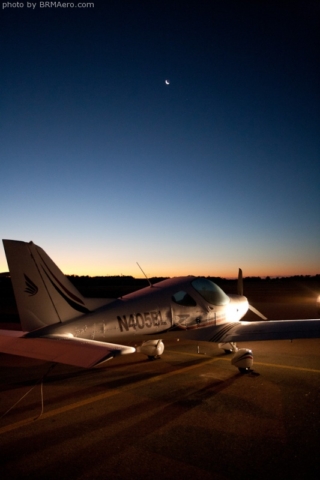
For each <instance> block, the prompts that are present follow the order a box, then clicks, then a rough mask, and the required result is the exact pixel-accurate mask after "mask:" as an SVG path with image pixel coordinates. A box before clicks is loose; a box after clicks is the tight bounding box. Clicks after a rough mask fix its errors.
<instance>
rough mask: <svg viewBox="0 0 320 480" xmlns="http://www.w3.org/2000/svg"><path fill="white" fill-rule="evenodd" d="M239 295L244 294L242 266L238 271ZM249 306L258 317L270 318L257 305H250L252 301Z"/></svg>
mask: <svg viewBox="0 0 320 480" xmlns="http://www.w3.org/2000/svg"><path fill="white" fill-rule="evenodd" d="M238 295H242V296H243V277H242V270H241V268H239V272H238ZM248 306H249V310H251V312H253V313H255V314H256V315H258V317H260V318H262V320H268V319H267V317H265V316H264V315H263V314H262V313H261V312H259V310H257V309H256V308H255V307H253V306H252V305H250V303H249V304H248Z"/></svg>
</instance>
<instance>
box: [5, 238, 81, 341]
mask: <svg viewBox="0 0 320 480" xmlns="http://www.w3.org/2000/svg"><path fill="white" fill-rule="evenodd" d="M3 244H4V248H5V252H6V256H7V262H8V266H9V270H10V275H11V281H12V285H13V289H14V294H15V297H16V302H17V307H18V311H19V316H20V321H21V326H22V329H23V330H24V331H28V332H30V331H33V330H36V329H38V328H43V327H45V326H47V325H52V324H54V323H58V322H64V321H66V320H71V319H72V318H75V317H78V316H79V315H81V314H84V313H89V311H90V309H89V299H85V298H84V297H83V296H82V295H81V294H80V293H79V292H78V290H77V289H76V288H75V287H74V285H73V284H72V283H71V282H70V281H69V280H68V279H67V277H66V276H65V275H64V274H63V273H62V272H61V270H60V269H59V268H58V267H57V266H56V265H55V263H54V262H53V261H52V260H51V258H49V257H48V255H47V254H46V253H45V252H44V250H42V248H40V247H38V246H37V245H35V244H34V243H33V242H30V243H26V242H20V241H15V240H3Z"/></svg>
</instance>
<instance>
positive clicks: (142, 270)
mask: <svg viewBox="0 0 320 480" xmlns="http://www.w3.org/2000/svg"><path fill="white" fill-rule="evenodd" d="M136 264H137V265H138V267H139V268H140V270H141V272H142V273H143V275H144V276H145V277H146V279H147V280H148V282H149V285H150V287H152V286H153V285H152V283H151V282H150V280H149V278H148V277H147V275H146V274H145V273H144V271H143V270H142V268H141V267H140V265H139V263H138V262H136Z"/></svg>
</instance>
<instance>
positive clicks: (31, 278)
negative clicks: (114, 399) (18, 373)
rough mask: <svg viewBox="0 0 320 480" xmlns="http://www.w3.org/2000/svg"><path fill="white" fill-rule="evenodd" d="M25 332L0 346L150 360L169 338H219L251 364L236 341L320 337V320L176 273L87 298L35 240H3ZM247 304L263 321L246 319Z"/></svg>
mask: <svg viewBox="0 0 320 480" xmlns="http://www.w3.org/2000/svg"><path fill="white" fill-rule="evenodd" d="M3 244H4V248H5V252H6V257H7V261H8V266H9V269H10V275H11V281H12V285H13V289H14V293H15V298H16V302H17V307H18V312H19V316H20V322H21V328H22V330H21V331H11V330H0V352H2V353H8V354H13V355H21V356H24V357H31V358H36V359H40V360H44V361H51V362H55V363H64V364H69V365H74V366H79V367H84V368H92V367H98V366H101V365H104V364H105V362H107V361H109V360H110V359H112V358H114V357H115V356H117V355H124V354H129V353H134V352H136V351H137V352H140V353H142V354H145V355H146V356H147V357H148V358H149V359H154V358H158V357H160V356H161V355H162V353H163V351H164V339H165V338H168V339H169V338H172V336H174V338H177V337H178V338H181V337H186V338H189V339H193V340H198V341H209V342H217V343H219V346H220V348H222V349H223V350H224V351H225V352H226V353H228V352H233V353H235V355H234V357H233V359H232V364H233V365H234V366H235V367H237V368H238V369H239V370H240V371H241V372H246V371H249V370H250V369H251V366H252V364H253V355H252V351H251V350H250V349H245V348H241V349H238V348H237V345H236V342H239V341H241V342H242V341H254V340H275V339H296V338H319V337H320V319H309V320H276V321H266V320H267V319H266V317H264V316H263V315H262V314H261V313H260V312H259V311H258V310H256V309H255V308H254V307H253V306H252V305H250V304H249V302H248V300H247V298H246V297H245V296H243V280H242V271H241V269H239V276H238V294H237V295H227V294H226V293H225V292H224V291H223V290H222V289H221V288H220V287H219V286H218V285H216V284H215V283H214V282H212V281H211V280H209V279H207V278H202V277H194V276H187V277H176V278H170V279H167V280H163V281H161V282H158V283H156V284H154V285H151V283H150V286H148V287H146V288H142V289H141V290H138V291H136V292H133V293H130V294H128V295H125V296H123V297H121V298H117V299H106V298H102V299H101V298H100V299H94V298H85V297H83V296H82V295H81V293H80V292H79V291H78V290H77V289H76V288H75V286H74V285H73V284H72V283H71V282H70V281H69V280H68V278H67V277H66V276H65V275H64V274H63V273H62V272H61V270H60V269H59V268H58V267H57V266H56V265H55V263H54V262H53V261H52V260H51V259H50V257H49V256H48V255H47V254H46V253H45V252H44V250H43V249H42V248H40V247H39V246H37V245H35V244H34V243H33V242H29V243H26V242H21V241H15V240H3ZM248 309H251V310H252V311H254V312H255V313H256V314H257V315H259V316H260V317H262V319H263V321H257V322H245V321H241V319H242V318H243V317H244V315H245V314H246V313H247V311H248Z"/></svg>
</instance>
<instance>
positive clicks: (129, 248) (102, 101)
mask: <svg viewBox="0 0 320 480" xmlns="http://www.w3.org/2000/svg"><path fill="white" fill-rule="evenodd" d="M23 3H24V4H25V7H24V8H20V9H17V8H16V9H13V8H7V9H4V10H1V44H0V55H1V63H0V65H1V68H0V82H1V83H0V85H1V89H0V121H1V124H0V159H1V163H0V169H1V176H0V182H1V183H0V185H1V190H0V199H1V210H0V233H1V238H11V239H17V240H24V241H29V240H33V241H34V242H35V243H37V244H38V245H41V246H42V247H43V248H44V249H45V250H46V251H47V253H48V254H49V255H50V256H52V257H53V259H54V260H55V261H56V263H57V264H58V265H59V266H60V268H61V269H62V270H63V271H64V272H66V273H76V274H89V275H99V274H100V275H112V274H121V273H122V274H132V275H134V276H140V275H141V273H140V271H139V269H138V267H137V266H136V263H135V262H136V261H138V262H139V263H140V264H141V265H142V266H143V268H144V270H145V271H146V272H147V273H148V274H149V275H150V276H152V275H170V276H173V275H180V274H195V275H198V274H199V275H220V276H235V275H236V272H237V268H238V267H239V266H241V267H242V268H243V269H244V272H245V275H261V276H264V275H291V274H312V275H313V274H316V273H320V148H319V147H320V140H319V139H320V134H319V133H320V132H319V111H320V108H319V107H320V105H319V103H320V102H319V53H320V52H319V45H320V42H319V40H320V38H319V17H320V4H319V2H317V1H308V0H304V1H288V2H285V1H281V2H279V1H272V0H266V1H263V0H261V1H256V0H255V1H245V0H244V1H243V2H239V1H230V0H221V1H220V0H218V1H214V0H213V1H209V0H207V1H205V2H204V1H197V2H194V3H193V2H182V1H181V2H177V1H170V2H169V1H164V0H162V1H156V0H152V1H150V0H149V1H148V2H142V1H139V0H136V1H132V0H130V1H129V0H128V1H123V0H117V1H110V0H109V1H108V2H102V1H95V2H94V8H91V9H90V8H87V9H80V8H74V9H70V8H69V9H62V8H50V9H49V8H46V9H40V8H39V5H40V2H34V3H37V6H36V8H35V9H34V10H32V9H27V7H26V4H27V2H23ZM165 79H169V80H170V85H168V86H167V85H165ZM5 270H7V265H6V260H5V256H4V253H3V250H1V253H0V271H5Z"/></svg>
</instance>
